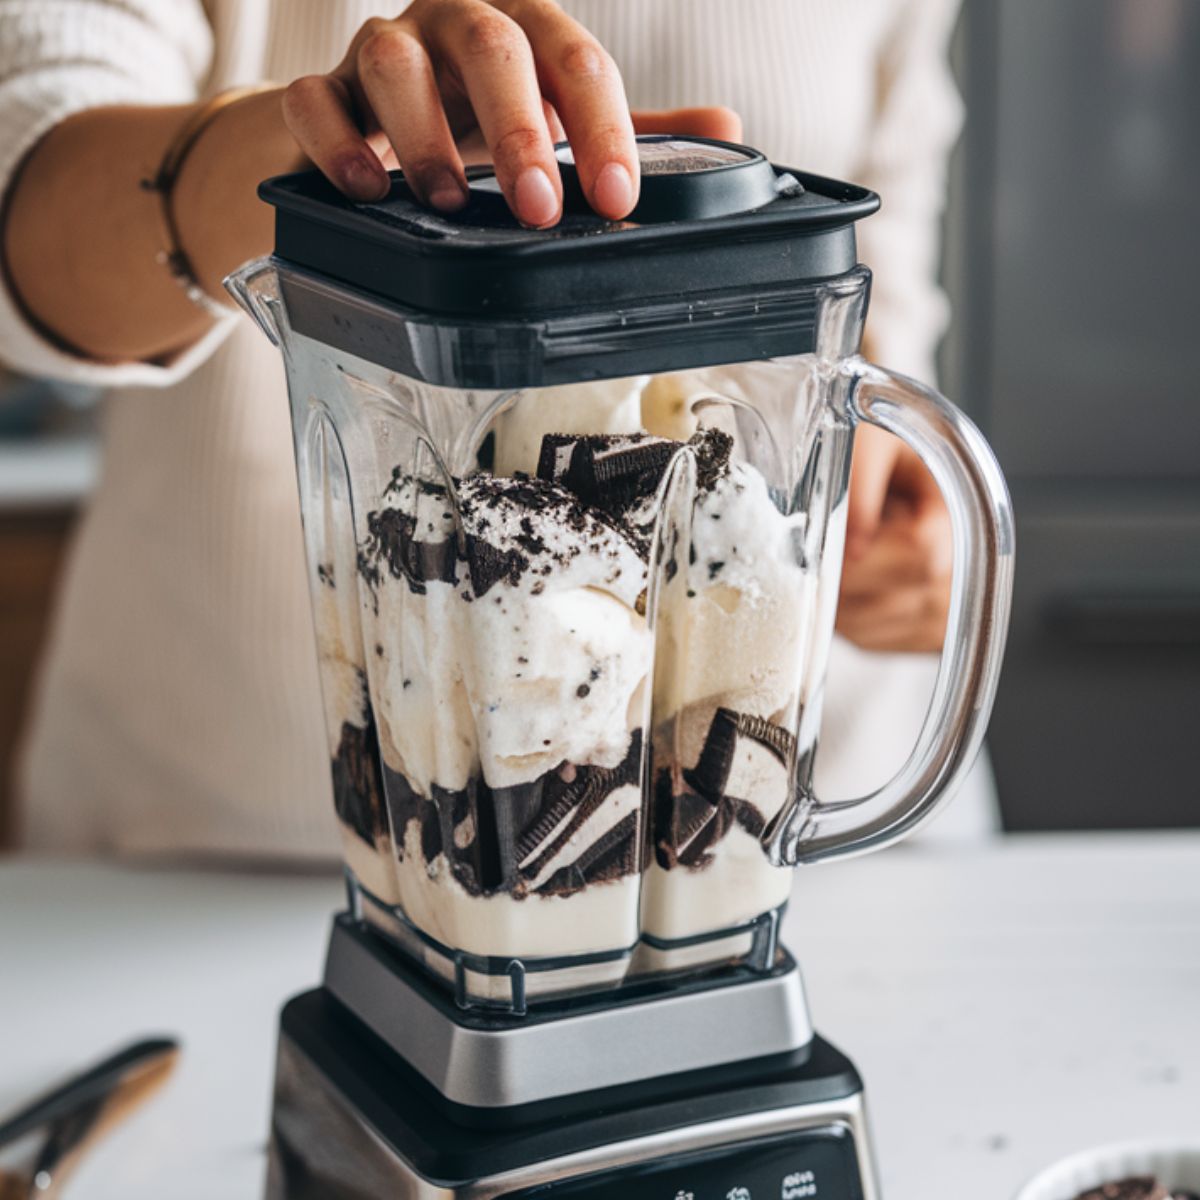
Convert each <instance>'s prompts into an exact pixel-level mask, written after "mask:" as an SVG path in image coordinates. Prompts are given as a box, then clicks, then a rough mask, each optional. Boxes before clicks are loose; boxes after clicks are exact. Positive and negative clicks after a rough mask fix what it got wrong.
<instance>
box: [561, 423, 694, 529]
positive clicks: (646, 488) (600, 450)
mask: <svg viewBox="0 0 1200 1200" xmlns="http://www.w3.org/2000/svg"><path fill="white" fill-rule="evenodd" d="M679 447H680V443H679V442H672V441H668V440H666V439H665V438H652V437H649V436H648V435H646V434H641V433H634V434H612V435H609V434H590V435H575V434H561V433H551V434H547V435H546V436H545V437H543V438H542V449H541V454H540V455H539V456H538V465H537V474H538V478H539V479H545V480H547V481H549V482H554V483H561V484H562V485H563V486H564V487H566V488H568V489H569V490H570V491H572V492H574V493H575V495H576V496H578V497H579V498H580V499H581V500H582V501H583V502H584V503H585V504H589V505H592V506H594V507H596V508H600V509H603V510H604V511H606V512H608V513H611V514H612V515H614V516H623V515H624V513H625V511H626V510H627V509H628V508H629V506H630V505H631V504H633V503H634V502H635V501H637V500H640V499H641V498H642V497H643V496H648V495H651V494H652V493H653V492H654V490H655V489H656V488H657V487H658V485H659V483H660V482H661V480H662V477H663V474H664V473H665V472H666V469H667V466H668V465H669V463H670V461H671V459H672V458H673V457H674V456H675V454H676V452H677V451H678V450H679Z"/></svg>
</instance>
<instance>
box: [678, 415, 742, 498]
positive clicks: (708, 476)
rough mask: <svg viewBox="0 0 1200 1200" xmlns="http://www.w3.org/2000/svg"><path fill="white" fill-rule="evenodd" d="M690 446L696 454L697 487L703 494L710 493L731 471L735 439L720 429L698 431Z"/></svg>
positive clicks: (690, 441) (691, 438)
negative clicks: (730, 461) (723, 476)
mask: <svg viewBox="0 0 1200 1200" xmlns="http://www.w3.org/2000/svg"><path fill="white" fill-rule="evenodd" d="M688 445H689V446H691V447H692V449H693V450H694V451H695V454H696V486H697V488H699V489H700V491H701V492H709V491H711V490H712V488H713V485H714V484H715V483H716V482H717V480H718V479H720V478H721V476H722V475H724V474H725V473H726V472H727V471H728V470H729V459H730V457H731V456H732V454H733V438H732V437H730V436H729V434H727V433H724V432H723V431H722V430H720V429H698V430H697V431H696V432H695V433H694V434H692V436H691V437H690V438H689V439H688Z"/></svg>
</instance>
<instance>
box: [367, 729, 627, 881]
mask: <svg viewBox="0 0 1200 1200" xmlns="http://www.w3.org/2000/svg"><path fill="white" fill-rule="evenodd" d="M641 763H642V737H641V733H640V731H638V732H635V733H634V735H633V737H632V738H631V739H630V746H629V751H628V753H627V754H626V756H625V759H624V761H623V762H622V763H621V764H620V765H619V766H617V767H614V768H605V767H594V766H579V767H567V766H566V765H565V764H564V765H563V766H561V767H559V768H557V769H556V770H554V771H548V772H546V773H545V774H544V775H543V776H542V777H541V778H540V779H537V780H535V781H533V782H532V783H529V784H524V785H522V786H520V787H513V788H505V789H504V790H503V791H502V792H496V791H494V790H493V789H492V788H490V787H488V785H487V784H486V783H485V782H484V781H483V780H482V779H478V778H477V779H473V780H472V781H471V782H470V783H469V784H468V786H467V787H466V788H463V789H461V790H458V791H450V790H448V789H446V788H440V787H438V786H436V785H435V786H434V787H433V789H432V791H433V796H432V797H430V798H426V797H423V796H421V795H419V794H418V793H417V792H416V791H415V790H414V789H413V787H412V786H411V784H410V783H409V781H408V780H407V779H406V778H405V777H404V776H403V775H402V774H400V773H399V772H397V771H394V770H392V769H391V768H390V767H385V787H386V792H387V801H388V806H389V809H390V811H391V817H392V825H393V828H395V830H396V842H397V852H398V853H399V854H400V855H401V857H403V853H404V837H403V834H402V833H401V831H402V830H406V829H407V828H408V826H409V824H410V822H414V821H415V822H417V826H418V830H419V833H420V843H421V854H422V857H423V858H424V860H425V865H426V866H428V865H429V864H431V863H433V861H434V860H435V859H436V858H438V856H439V855H444V856H445V859H446V862H447V865H448V867H449V870H450V872H451V874H452V875H453V876H454V878H455V879H456V880H457V881H458V883H459V884H460V885H461V886H462V887H463V889H464V890H466V891H467V892H469V893H470V894H471V895H473V896H487V895H492V894H494V893H496V892H501V891H504V892H509V893H511V894H512V895H513V896H514V897H516V898H517V899H521V898H523V897H525V896H529V895H540V896H569V895H572V894H574V893H575V892H578V891H581V890H582V889H583V888H585V887H587V886H588V885H589V884H593V883H600V882H603V881H605V880H609V879H619V878H621V877H623V876H625V875H630V874H634V873H636V872H637V871H638V870H639V869H640V855H639V846H640V840H639V830H640V821H639V814H638V813H637V812H636V811H635V812H632V813H629V814H626V816H625V817H623V818H622V819H621V820H620V821H619V822H617V823H615V824H614V825H613V826H611V827H610V828H609V829H607V830H606V831H604V832H603V833H602V834H601V835H600V836H598V837H596V838H595V839H594V840H592V841H591V842H586V841H585V840H584V835H585V833H586V828H585V827H586V825H587V823H588V820H589V819H590V818H592V817H593V816H595V815H596V813H597V812H598V811H599V810H600V808H601V807H602V805H603V804H604V802H605V801H606V800H607V799H608V798H609V796H611V795H612V793H613V792H614V791H616V790H617V789H618V788H621V787H625V786H627V785H629V784H634V785H636V784H637V782H638V780H639V778H640V775H641ZM558 859H565V860H566V861H564V862H563V864H562V865H561V866H559V867H558V868H557V869H555V870H554V871H553V872H552V873H551V874H550V875H549V876H548V877H547V878H545V879H544V880H541V881H539V876H540V875H542V874H544V872H545V869H546V868H547V867H548V866H549V865H551V864H552V863H554V862H555V861H556V860H558Z"/></svg>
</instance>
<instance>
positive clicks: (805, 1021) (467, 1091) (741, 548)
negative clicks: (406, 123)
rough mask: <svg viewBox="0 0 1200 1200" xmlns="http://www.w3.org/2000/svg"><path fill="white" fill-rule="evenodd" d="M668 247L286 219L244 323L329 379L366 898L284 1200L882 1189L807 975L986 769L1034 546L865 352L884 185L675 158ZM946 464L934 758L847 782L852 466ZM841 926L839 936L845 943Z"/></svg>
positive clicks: (661, 180) (296, 393)
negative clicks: (986, 739) (961, 787)
mask: <svg viewBox="0 0 1200 1200" xmlns="http://www.w3.org/2000/svg"><path fill="white" fill-rule="evenodd" d="M638 151H639V155H640V158H641V167H642V190H641V198H640V200H639V203H638V206H637V208H636V209H635V210H634V212H633V213H632V214H631V215H630V217H629V218H628V219H626V220H624V221H619V222H609V221H605V220H603V219H601V218H599V217H597V216H596V215H594V214H593V213H591V212H590V211H589V210H588V209H587V207H586V205H585V203H584V201H583V197H582V193H581V191H580V189H579V186H578V181H577V178H576V176H575V169H574V163H573V160H572V157H571V152H570V148H569V147H567V146H562V147H560V148H559V150H558V157H559V165H560V170H561V173H562V176H563V181H564V192H565V196H566V204H565V212H564V216H563V219H562V221H561V222H560V223H559V224H558V225H557V226H555V227H554V228H551V229H545V230H530V229H526V228H523V227H521V226H520V225H519V224H518V223H517V222H516V221H515V220H514V219H513V218H512V216H511V215H510V214H509V212H508V209H507V207H506V206H505V203H504V200H503V198H502V196H501V194H500V191H499V188H498V186H497V183H496V180H495V177H494V175H492V174H491V172H490V171H489V170H488V169H486V168H481V169H473V170H472V172H471V179H470V200H469V203H468V204H467V206H466V207H465V208H464V209H463V210H462V211H460V212H457V213H454V214H449V215H446V214H440V213H434V212H431V211H428V210H426V209H424V208H422V207H421V206H420V205H418V204H417V203H416V201H415V200H414V197H413V195H412V193H411V192H410V191H409V190H408V188H407V187H406V185H405V183H404V180H403V178H402V176H400V175H399V174H395V175H393V183H392V187H391V190H390V192H389V194H388V195H387V196H386V197H385V198H384V199H383V200H381V201H379V202H377V203H370V204H353V203H351V202H349V201H347V200H345V199H344V198H343V197H341V196H340V195H339V194H338V193H337V192H336V191H335V190H334V189H333V188H332V187H331V186H330V185H329V184H328V183H327V182H325V181H324V180H323V179H321V178H320V177H319V176H317V175H316V174H313V173H308V174H300V175H292V176H284V177H280V178H277V179H273V180H270V181H268V182H266V183H265V184H264V185H263V186H262V188H261V192H260V194H261V195H262V197H263V198H264V199H265V200H266V201H268V202H269V203H270V204H272V205H273V206H274V207H275V210H276V232H275V252H274V254H273V255H272V256H270V257H269V258H265V259H262V260H259V261H256V262H253V263H250V264H248V265H247V266H245V267H243V268H242V269H241V270H239V271H238V272H236V273H235V274H234V275H233V276H231V277H230V280H229V281H228V286H229V287H230V289H231V291H232V292H233V294H234V295H235V296H236V297H237V298H238V300H239V302H240V303H241V304H242V305H243V307H244V308H245V309H246V310H247V311H248V312H249V313H250V314H251V315H252V316H253V317H254V318H255V319H256V320H257V322H258V323H259V324H260V325H261V327H262V328H263V329H264V331H265V332H266V333H267V335H268V336H269V337H270V338H271V339H272V341H274V342H275V344H276V345H277V346H278V347H279V349H280V350H281V352H282V354H283V356H284V360H285V364H286V370H287V378H288V389H289V395H290V403H291V413H292V423H293V430H294V440H295V454H296V463H297V474H298V481H299V490H300V503H301V513H302V518H303V526H304V537H305V542H306V550H307V555H306V558H307V563H308V571H309V584H310V589H311V596H312V604H313V611H314V623H315V629H316V643H317V654H318V659H319V662H320V669H321V680H322V690H323V699H324V707H325V712H326V717H327V737H328V749H329V757H330V762H331V766H332V776H333V793H334V803H335V808H336V812H337V817H338V822H339V827H340V830H341V835H342V844H343V857H344V863H345V875H346V882H347V895H348V900H347V907H346V911H345V912H344V913H341V914H339V915H337V916H336V917H335V919H334V922H333V928H332V933H331V937H330V943H329V949H328V956H327V960H326V966H325V974H324V980H323V984H322V986H321V987H319V988H317V989H316V990H314V991H312V992H309V993H306V994H305V995H302V996H299V997H297V998H295V999H294V1000H292V1001H291V1002H290V1003H289V1004H288V1005H287V1006H286V1008H285V1009H284V1012H283V1015H282V1018H281V1029H280V1042H279V1056H278V1063H277V1077H276V1094H275V1107H274V1117H273V1123H272V1139H271V1154H270V1167H269V1174H268V1184H267V1190H268V1195H269V1196H270V1197H272V1198H284V1197H286V1198H289V1200H299V1198H301V1197H309V1196H314V1197H315V1196H321V1197H326V1198H329V1197H333V1198H334V1200H337V1198H340V1197H347V1198H349V1197H365V1196H404V1197H434V1196H439V1197H450V1196H461V1197H473V1198H477V1200H485V1198H488V1200H490V1198H499V1197H506V1198H515V1197H525V1196H539V1197H547V1198H551V1197H554V1198H557V1197H563V1198H566V1197H577V1198H579V1200H585V1198H590V1197H596V1196H603V1195H617V1194H619V1195H621V1196H629V1197H635V1198H636V1197H643V1196H644V1197H660V1196H662V1197H671V1196H674V1197H676V1198H677V1200H700V1198H703V1197H728V1198H731V1200H749V1198H751V1197H761V1196H764V1195H765V1196H782V1197H785V1198H799V1197H805V1196H818V1195H819V1196H825V1197H830V1196H836V1197H852V1198H863V1200H871V1198H872V1197H875V1196H877V1195H878V1191H877V1183H876V1180H875V1174H874V1166H873V1163H872V1158H871V1148H870V1140H869V1136H868V1131H867V1128H866V1122H865V1115H864V1107H863V1096H862V1085H861V1081H860V1079H859V1077H858V1075H857V1073H856V1072H855V1069H854V1067H853V1065H852V1064H851V1062H850V1061H849V1060H848V1059H847V1058H846V1057H845V1056H844V1055H843V1054H841V1053H840V1052H839V1051H838V1050H836V1049H835V1048H834V1047H832V1046H831V1045H830V1044H829V1043H827V1042H825V1041H824V1040H823V1039H822V1038H820V1037H819V1036H818V1035H817V1034H815V1033H814V1031H813V1029H812V1025H811V1022H810V1020H809V1016H808V1010H807V1007H806V1004H805V999H804V993H803V988H802V985H801V981H800V974H799V971H798V968H797V966H796V963H795V962H794V960H793V959H792V958H791V956H790V955H789V954H788V952H787V950H786V948H785V947H784V946H783V945H781V943H780V940H779V926H780V918H781V914H782V912H783V909H784V907H785V905H786V903H787V900H788V896H789V892H790V887H791V878H792V873H793V868H794V867H795V866H796V865H797V864H802V863H804V864H807V863H815V862H819V861H822V860H826V859H831V858H836V857H839V856H842V855H848V854H856V853H862V852H865V851H869V850H874V849H879V848H882V847H884V846H887V845H890V844H892V843H893V842H895V841H897V840H898V839H899V838H901V837H903V836H905V835H906V834H907V833H909V832H910V831H911V830H913V829H914V828H916V827H917V826H918V825H919V824H920V823H921V822H922V821H924V820H925V819H926V818H928V817H929V816H930V815H931V814H932V813H933V812H934V811H935V809H936V808H937V806H938V804H939V802H941V801H942V800H943V799H945V798H947V797H948V796H949V795H950V794H951V793H952V792H953V790H954V787H955V785H956V784H957V782H958V781H960V780H961V778H962V776H963V774H964V772H965V771H966V770H968V769H969V767H970V766H971V763H972V761H973V759H974V757H975V755H976V753H977V751H978V749H979V745H980V742H981V739H982V736H983V732H984V727H985V724H986V720H987V716H988V712H989V710H990V706H991V702H992V696H993V693H994V690H995V686H996V682H997V674H998V669H999V662H1000V658H1001V654H1002V651H1003V643H1004V637H1005V632H1006V627H1007V619H1008V609H1009V600H1010V592H1011V571H1012V551H1013V529H1012V517H1011V511H1010V508H1009V503H1008V497H1007V493H1006V490H1005V486H1004V482H1003V479H1002V477H1001V475H1000V472H999V468H998V467H997V465H996V463H995V460H994V458H993V457H992V455H991V452H990V451H989V449H988V448H987V446H986V445H985V443H984V442H983V440H982V438H981V436H980V435H979V433H978V431H977V430H976V429H975V428H974V426H972V425H971V423H970V422H969V421H968V420H967V419H966V418H965V417H964V416H963V415H962V414H961V413H959V412H958V411H957V410H956V409H955V408H954V407H953V406H951V405H950V404H949V403H948V402H947V401H946V400H945V399H943V398H942V397H941V396H939V395H937V394H936V393H934V392H932V391H930V390H929V389H927V388H925V387H923V386H922V385H920V384H918V383H915V382H914V381H912V380H909V379H906V378H904V377H902V376H899V375H895V374H893V373H891V372H889V371H886V370H884V369H883V368H880V367H877V366H874V365H871V364H868V363H866V362H865V361H863V359H862V358H861V357H859V355H858V349H859V344H860V338H861V333H862V328H863V322H864V317H865V313H866V307H867V298H868V291H869V285H870V273H869V271H868V270H867V269H866V268H865V267H864V266H862V265H861V264H859V263H858V261H857V256H856V252H855V235H854V225H855V222H857V221H858V220H860V219H862V218H865V217H868V216H869V215H870V214H871V213H873V212H874V211H875V209H876V208H877V207H878V204H879V200H878V197H876V196H875V195H874V194H872V193H871V192H869V191H867V190H865V189H862V188H859V187H855V186H852V185H850V184H846V183H840V182H836V181H833V180H829V179H824V178H820V177H817V176H813V175H809V174H805V173H803V172H801V171H798V170H793V169H790V168H786V167H781V166H778V165H775V164H772V163H771V162H769V161H768V160H767V159H766V158H765V157H764V156H763V155H761V154H759V153H758V152H757V151H755V150H753V149H752V148H750V147H746V146H740V145H734V144H730V143H723V142H715V141H708V140H704V139H698V138H680V137H670V136H653V137H642V138H640V139H639V142H638ZM863 421H866V422H869V423H871V424H874V425H877V426H880V427H882V428H884V429H886V430H888V431H890V432H891V433H893V434H896V435H898V436H899V437H901V438H902V439H904V440H905V441H906V442H907V443H908V445H910V446H911V447H912V448H913V449H914V450H915V451H916V452H917V453H918V454H919V455H920V457H921V458H922V459H923V461H924V462H925V463H926V465H927V466H928V468H929V469H930V471H931V472H932V474H933V476H934V477H935V479H936V480H937V482H938V484H939V486H940V487H941V489H942V491H943V493H944V495H945V498H946V501H947V504H948V507H949V510H950V514H951V519H952V526H953V543H954V576H953V598H952V603H951V607H950V615H949V622H948V629H947V634H946V641H945V646H944V649H943V653H942V658H941V664H940V669H939V672H938V676H937V682H936V685H935V689H934V693H933V698H932V701H931V703H930V707H929V711H928V713H927V715H926V717H925V721H924V725H923V727H922V730H921V732H920V735H919V737H918V740H917V742H916V745H915V746H914V748H913V750H912V753H911V755H910V757H909V758H908V760H907V762H906V763H905V764H904V765H903V767H902V768H901V769H900V771H899V772H898V773H897V774H896V776H895V777H894V778H893V779H892V780H891V781H890V782H888V783H887V784H885V785H884V786H883V787H881V788H879V789H878V790H877V791H875V792H874V793H872V794H871V795H868V796H865V797H859V798H845V797H820V796H817V795H816V794H815V792H814V789H813V762H814V756H815V755H816V753H817V751H818V747H817V741H818V737H817V735H818V731H819V728H820V719H821V708H822V696H823V690H824V680H825V672H826V665H827V659H828V654H829V648H830V644H831V641H832V637H833V627H834V616H835V611H836V606H837V595H838V581H839V577H840V573H841V565H842V550H843V542H844V533H845V514H846V497H847V482H848V474H849V466H850V454H851V449H852V444H853V438H854V431H855V428H856V426H857V425H858V424H859V423H860V422H863ZM818 916H819V914H818Z"/></svg>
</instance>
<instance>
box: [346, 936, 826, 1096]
mask: <svg viewBox="0 0 1200 1200" xmlns="http://www.w3.org/2000/svg"><path fill="white" fill-rule="evenodd" d="M405 967H406V964H405V963H404V961H403V960H402V959H401V957H400V956H399V955H398V954H397V953H396V952H395V951H393V950H392V948H391V947H390V946H389V945H388V944H387V943H386V942H384V941H383V940H382V939H380V938H378V937H376V936H374V935H373V934H372V933H370V932H369V931H368V930H366V929H365V928H364V927H363V926H362V925H360V924H358V923H357V922H355V921H354V920H353V919H351V918H350V917H348V916H345V915H343V916H340V917H338V918H337V919H336V920H335V922H334V926H333V934H332V936H331V937H330V941H329V954H328V956H327V958H326V962H325V988H326V990H327V991H329V992H330V993H331V994H332V995H333V996H335V997H336V998H337V999H338V1000H340V1001H341V1002H342V1003H343V1004H344V1005H345V1006H346V1007H347V1008H348V1009H350V1011H351V1012H353V1013H354V1014H355V1016H357V1017H358V1019H359V1020H360V1021H362V1022H363V1023H364V1024H365V1025H366V1026H367V1027H368V1028H369V1029H370V1030H371V1032H372V1033H374V1034H376V1035H377V1036H378V1037H379V1038H381V1039H382V1040H383V1041H384V1042H386V1043H387V1045H388V1046H390V1047H391V1049H393V1050H394V1051H395V1052H396V1053H397V1054H399V1055H400V1057H401V1058H403V1059H404V1061H405V1062H407V1063H408V1065H409V1066H410V1067H412V1068H414V1069H415V1070H416V1071H417V1072H419V1073H420V1074H421V1075H422V1076H424V1078H425V1079H426V1080H427V1081H428V1082H429V1083H431V1084H432V1085H433V1086H434V1087H435V1088H437V1090H438V1092H439V1093H440V1094H441V1095H442V1096H444V1097H445V1098H446V1099H447V1100H450V1101H452V1102H454V1103H456V1104H462V1105H468V1106H470V1107H474V1108H505V1107H509V1106H512V1105H518V1104H531V1103H533V1102H535V1101H539V1100H549V1099H552V1098H553V1097H556V1096H570V1095H575V1094H577V1093H579V1092H586V1091H594V1090H596V1089H599V1088H607V1087H616V1086H618V1085H620V1084H626V1083H634V1082H637V1081H639V1080H643V1079H656V1078H658V1077H660V1076H663V1075H675V1074H680V1073H681V1072H684V1071H695V1070H701V1069H703V1068H706V1067H715V1066H721V1065H723V1064H725V1063H733V1062H743V1061H745V1060H746V1059H751V1058H765V1057H767V1056H769V1055H774V1054H789V1053H791V1052H792V1051H794V1050H799V1049H800V1048H801V1047H803V1046H807V1045H808V1044H809V1042H811V1041H812V1036H813V1031H812V1025H811V1024H810V1023H809V1019H808V1006H807V1004H806V1003H805V999H804V988H803V985H802V983H801V981H800V972H799V971H798V970H797V969H796V964H795V963H794V962H793V961H792V959H791V958H790V956H788V955H786V953H783V954H781V955H780V958H779V963H778V965H777V967H776V968H775V969H774V970H772V971H769V972H766V973H763V974H758V973H754V972H750V971H732V972H727V973H725V974H724V975H719V976H717V977H716V982H715V983H706V984H705V985H704V986H701V987H696V986H684V987H681V986H679V985H671V984H660V985H658V986H653V985H652V986H648V987H641V988H636V987H635V988H630V989H626V990H624V991H617V992H611V993H606V994H604V995H603V996H602V997H600V998H598V999H593V1000H591V1001H589V1002H585V1003H578V1002H576V1003H570V1002H559V1003H548V1004H544V1005H542V1006H540V1007H538V1008H536V1009H532V1010H531V1011H530V1012H529V1013H528V1014H527V1015H526V1016H523V1017H505V1016H498V1015H495V1014H483V1015H480V1014H478V1013H472V1012H470V1011H462V1010H458V1009H456V1008H455V1007H454V1006H453V1005H452V1004H451V1003H450V1001H449V999H448V998H447V996H446V994H445V993H444V992H443V991H442V990H440V989H439V988H437V986H436V985H435V984H431V983H430V982H428V981H427V980H426V979H425V978H424V977H423V976H422V975H420V974H418V973H416V972H413V971H411V970H407V969H405ZM718 1031H719V1036H714V1033H716V1032H718Z"/></svg>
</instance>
